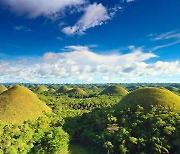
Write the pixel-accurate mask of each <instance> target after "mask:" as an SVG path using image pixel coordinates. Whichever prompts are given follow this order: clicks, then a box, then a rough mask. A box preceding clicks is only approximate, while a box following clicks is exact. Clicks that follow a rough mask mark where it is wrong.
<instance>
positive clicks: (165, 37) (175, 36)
mask: <svg viewBox="0 0 180 154" xmlns="http://www.w3.org/2000/svg"><path fill="white" fill-rule="evenodd" d="M154 35H155V34H154ZM154 35H152V36H153V38H152V39H151V40H152V41H159V40H168V39H179V40H180V33H179V32H177V31H170V32H166V33H162V34H159V35H155V36H154Z"/></svg>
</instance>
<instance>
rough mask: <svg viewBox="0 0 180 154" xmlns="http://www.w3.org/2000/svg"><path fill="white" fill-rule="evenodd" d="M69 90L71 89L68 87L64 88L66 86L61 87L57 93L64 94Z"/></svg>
mask: <svg viewBox="0 0 180 154" xmlns="http://www.w3.org/2000/svg"><path fill="white" fill-rule="evenodd" d="M69 90H71V88H68V87H66V86H61V87H60V88H59V89H58V90H57V92H58V93H63V94H64V93H66V92H68V91H69Z"/></svg>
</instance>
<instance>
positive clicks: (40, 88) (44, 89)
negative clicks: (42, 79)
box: [37, 85, 48, 92]
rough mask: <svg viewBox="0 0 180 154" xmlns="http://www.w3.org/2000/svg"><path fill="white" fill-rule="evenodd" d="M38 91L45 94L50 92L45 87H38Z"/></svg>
mask: <svg viewBox="0 0 180 154" xmlns="http://www.w3.org/2000/svg"><path fill="white" fill-rule="evenodd" d="M37 91H38V92H45V91H48V88H47V87H46V86H44V85H40V86H38V87H37Z"/></svg>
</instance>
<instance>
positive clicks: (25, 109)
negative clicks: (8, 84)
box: [0, 85, 51, 123]
mask: <svg viewBox="0 0 180 154" xmlns="http://www.w3.org/2000/svg"><path fill="white" fill-rule="evenodd" d="M49 111H51V109H50V108H49V107H48V106H47V105H46V104H45V103H43V102H41V101H40V100H39V99H38V98H37V96H36V94H34V93H33V92H32V91H30V90H29V89H27V88H25V87H23V86H19V85H16V86H13V87H12V88H10V89H9V90H7V91H6V92H4V93H2V94H1V95H0V120H2V121H4V122H13V123H19V122H22V121H24V120H29V119H36V118H38V117H39V116H41V115H43V114H44V112H49Z"/></svg>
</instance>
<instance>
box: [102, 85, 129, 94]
mask: <svg viewBox="0 0 180 154" xmlns="http://www.w3.org/2000/svg"><path fill="white" fill-rule="evenodd" d="M100 94H101V95H107V94H115V95H121V96H125V95H127V94H128V91H127V90H126V89H124V88H123V87H120V86H109V87H108V88H106V89H104V90H103V91H102V92H101V93H100Z"/></svg>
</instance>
